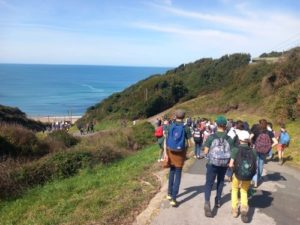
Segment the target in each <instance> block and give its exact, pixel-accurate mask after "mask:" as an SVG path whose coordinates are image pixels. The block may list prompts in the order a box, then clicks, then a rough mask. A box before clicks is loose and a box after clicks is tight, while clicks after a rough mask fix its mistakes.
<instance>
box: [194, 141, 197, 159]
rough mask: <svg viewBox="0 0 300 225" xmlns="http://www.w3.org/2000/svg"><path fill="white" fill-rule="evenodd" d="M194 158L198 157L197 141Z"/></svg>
mask: <svg viewBox="0 0 300 225" xmlns="http://www.w3.org/2000/svg"><path fill="white" fill-rule="evenodd" d="M194 158H197V143H196V142H195V149H194Z"/></svg>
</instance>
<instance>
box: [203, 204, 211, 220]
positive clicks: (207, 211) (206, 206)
mask: <svg viewBox="0 0 300 225" xmlns="http://www.w3.org/2000/svg"><path fill="white" fill-rule="evenodd" d="M204 214H205V216H206V217H212V212H211V209H210V203H209V202H205V204H204Z"/></svg>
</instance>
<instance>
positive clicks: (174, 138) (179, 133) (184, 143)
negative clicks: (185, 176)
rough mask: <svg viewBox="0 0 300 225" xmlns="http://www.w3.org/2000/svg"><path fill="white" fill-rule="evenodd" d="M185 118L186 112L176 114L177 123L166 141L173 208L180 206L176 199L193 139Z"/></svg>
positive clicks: (170, 198) (169, 189)
mask: <svg viewBox="0 0 300 225" xmlns="http://www.w3.org/2000/svg"><path fill="white" fill-rule="evenodd" d="M184 117H185V112H184V111H183V110H180V109H179V110H177V111H176V112H175V121H174V122H173V123H172V124H171V125H170V126H169V130H168V135H167V140H166V147H167V156H168V164H169V166H170V172H169V186H168V195H167V199H168V200H170V204H171V206H173V207H176V206H178V203H177V201H176V197H177V194H178V191H179V186H180V182H181V173H182V167H183V165H184V161H185V160H186V152H187V148H188V147H190V138H191V137H192V135H191V130H190V128H189V127H187V126H185V125H184V122H183V119H184Z"/></svg>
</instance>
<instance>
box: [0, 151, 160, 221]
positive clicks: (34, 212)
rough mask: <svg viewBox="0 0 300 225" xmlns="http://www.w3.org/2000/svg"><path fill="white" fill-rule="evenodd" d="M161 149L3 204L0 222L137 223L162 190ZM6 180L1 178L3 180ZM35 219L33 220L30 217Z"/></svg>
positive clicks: (4, 201)
mask: <svg viewBox="0 0 300 225" xmlns="http://www.w3.org/2000/svg"><path fill="white" fill-rule="evenodd" d="M156 153H157V149H156V146H153V147H151V148H147V149H145V150H143V151H140V152H137V153H136V154H134V155H132V156H130V157H128V158H126V159H124V160H120V161H118V162H115V163H113V164H111V165H108V166H103V165H99V166H96V167H94V168H89V169H85V170H82V171H81V172H80V173H79V174H77V175H76V176H74V177H72V178H68V179H64V180H57V181H54V182H51V183H48V184H46V185H44V186H39V187H36V188H34V189H32V190H30V191H28V192H27V193H25V194H24V195H23V196H22V198H18V199H16V200H3V201H1V202H0V221H1V224H20V225H27V224H40V225H46V224H95V223H97V224H125V223H126V224H132V222H133V220H134V218H135V216H136V215H137V214H138V213H139V212H140V211H141V210H142V207H143V206H144V205H145V204H147V203H148V202H149V200H150V199H151V198H152V197H153V195H154V194H155V193H156V192H157V191H158V188H159V182H157V180H156V179H155V178H154V176H153V175H152V173H151V172H152V171H151V165H152V164H153V163H154V161H155V159H156V157H155V156H156ZM0 179H1V178H0ZM28 215H30V216H28Z"/></svg>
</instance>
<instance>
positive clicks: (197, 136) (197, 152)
mask: <svg viewBox="0 0 300 225" xmlns="http://www.w3.org/2000/svg"><path fill="white" fill-rule="evenodd" d="M192 135H193V139H194V143H195V149H194V158H196V159H201V158H203V154H201V148H202V143H203V132H202V131H201V129H200V124H195V125H194V128H193V131H192Z"/></svg>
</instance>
